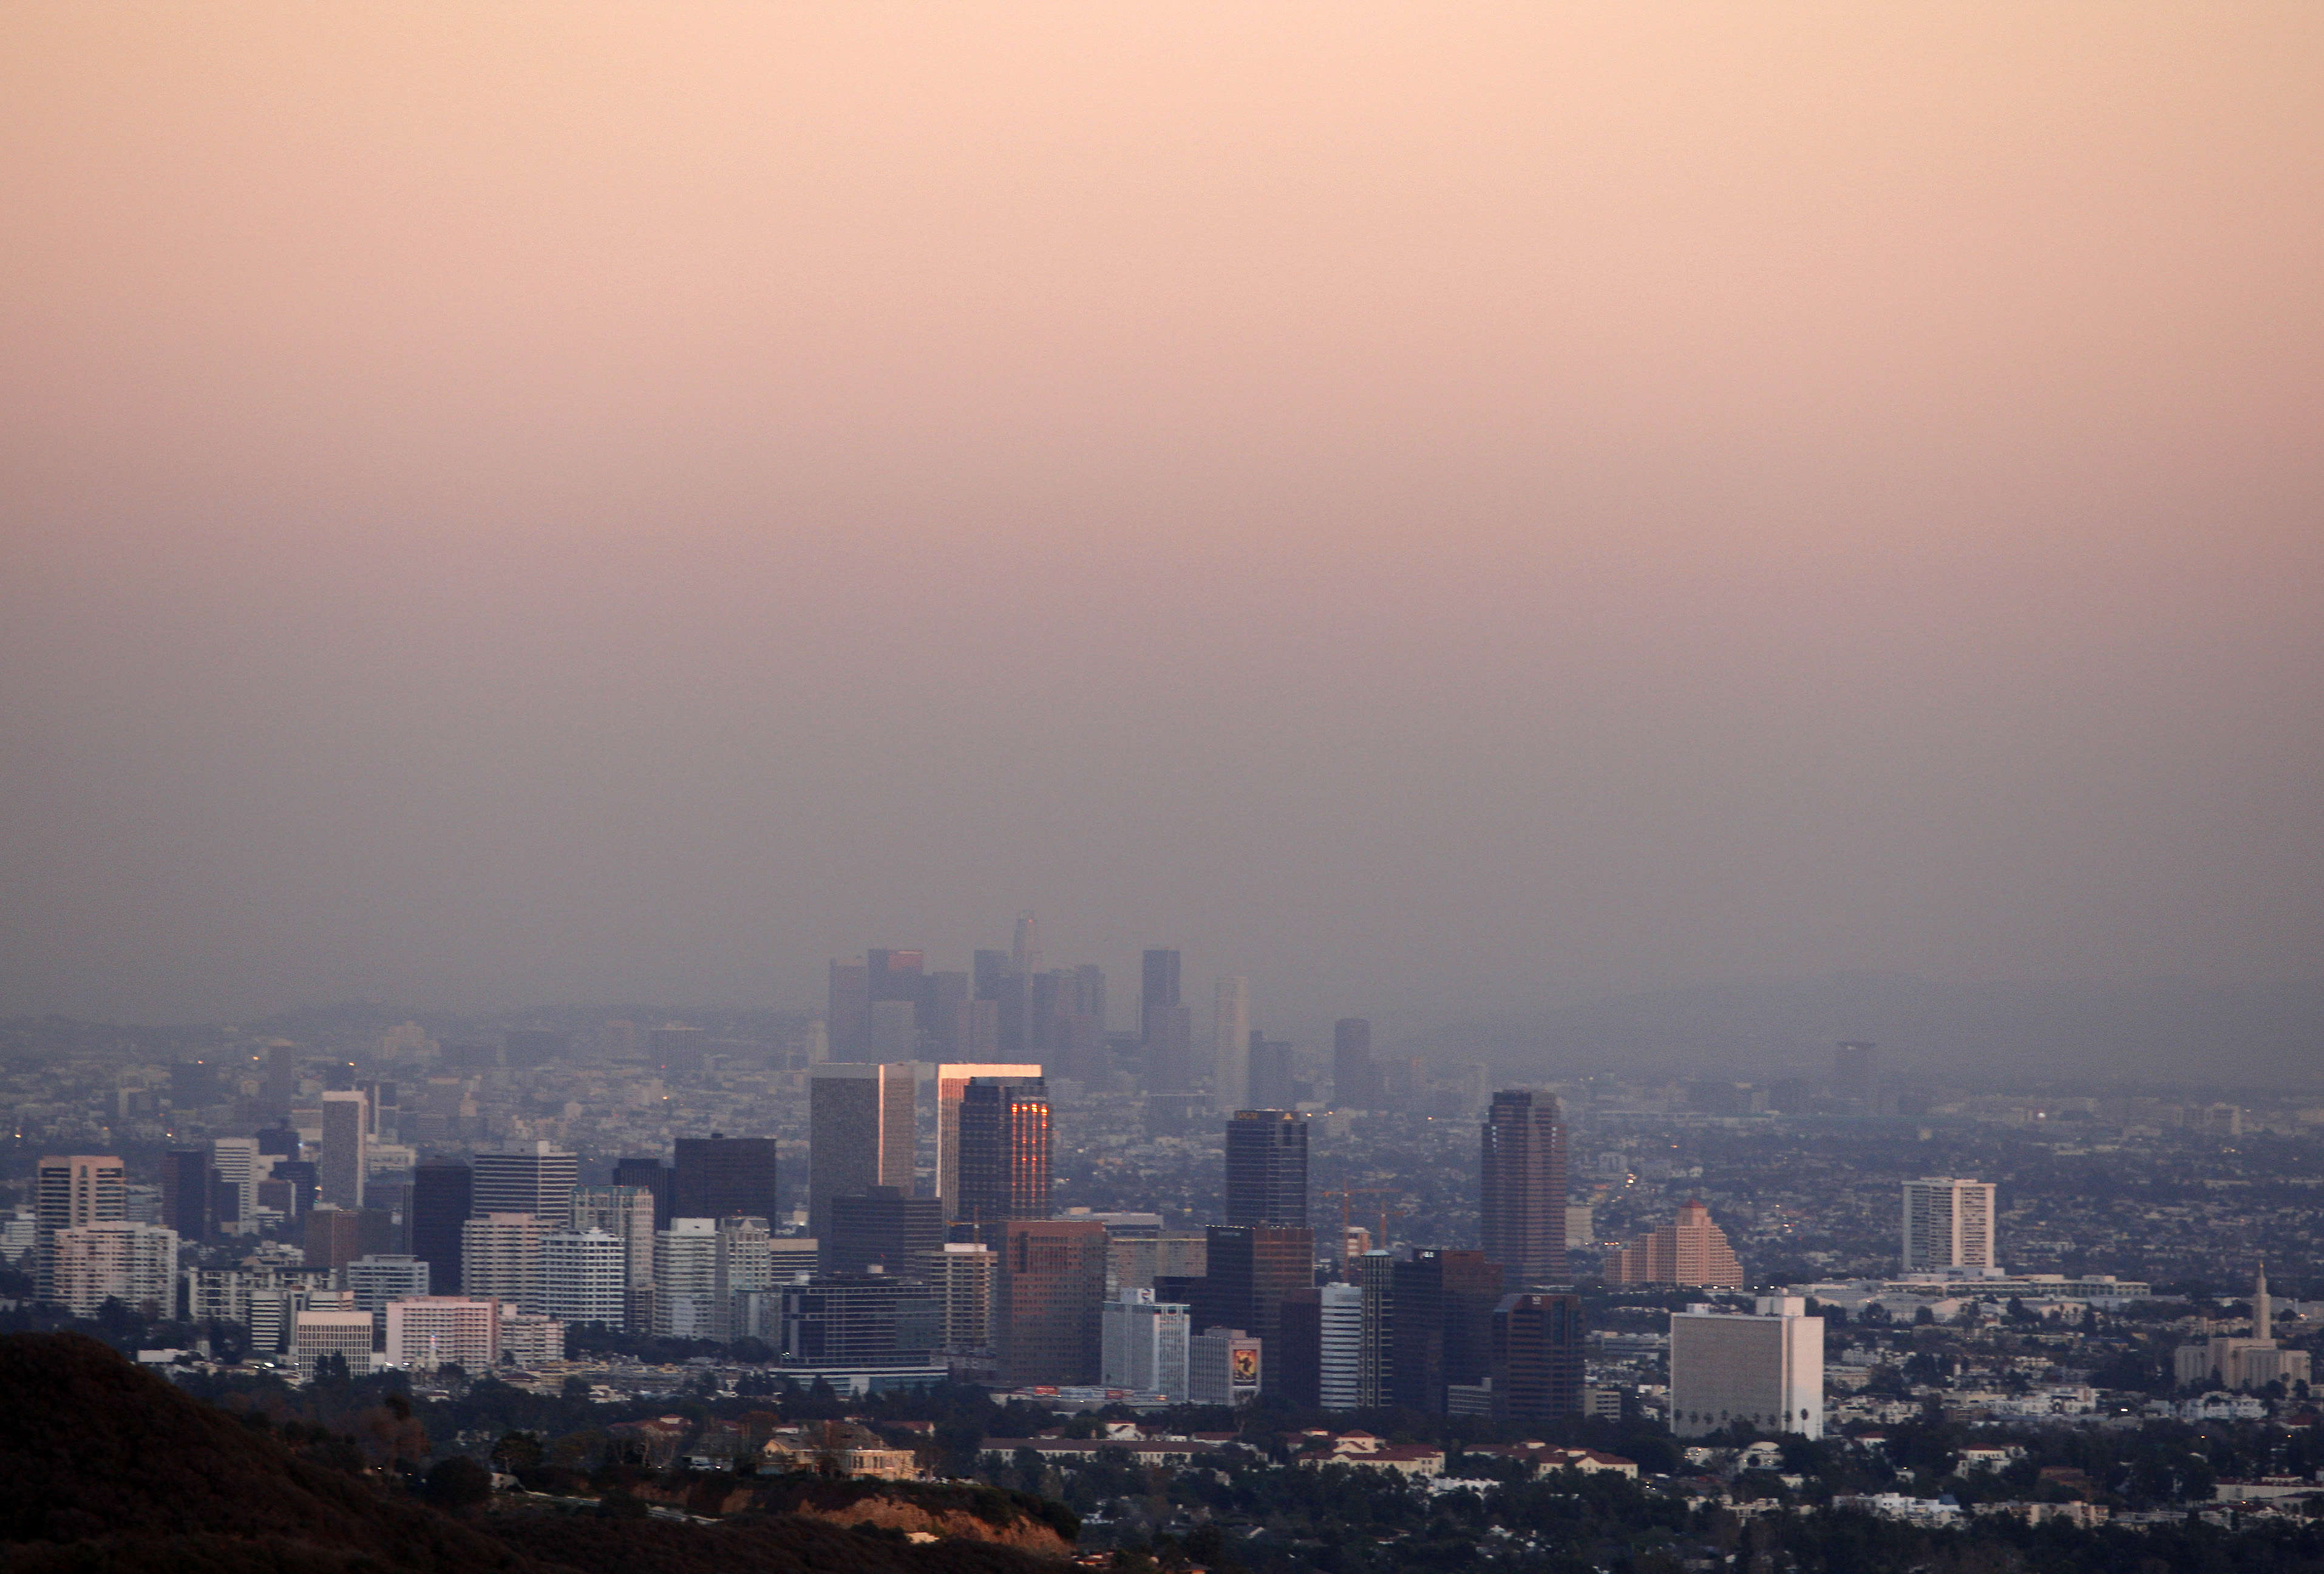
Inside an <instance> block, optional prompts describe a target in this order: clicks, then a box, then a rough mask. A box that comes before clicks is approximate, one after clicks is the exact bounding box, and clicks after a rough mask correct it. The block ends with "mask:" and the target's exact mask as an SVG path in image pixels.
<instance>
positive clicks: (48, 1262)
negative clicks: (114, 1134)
mask: <svg viewBox="0 0 2324 1574" xmlns="http://www.w3.org/2000/svg"><path fill="white" fill-rule="evenodd" d="M35 1183H36V1185H37V1187H38V1191H37V1194H36V1199H35V1202H34V1205H33V1216H32V1251H33V1275H32V1277H33V1285H34V1290H33V1293H34V1294H36V1295H37V1296H38V1297H39V1298H40V1299H41V1300H42V1301H54V1300H55V1299H56V1298H57V1283H56V1243H57V1232H58V1231H59V1230H68V1229H79V1228H80V1227H83V1226H85V1225H93V1224H110V1223H115V1222H125V1221H126V1220H127V1218H128V1214H129V1171H127V1170H126V1169H125V1168H124V1167H123V1165H122V1162H121V1160H120V1159H119V1157H118V1156H116V1155H115V1154H112V1153H102V1154H99V1153H73V1154H70V1155H68V1156H65V1157H54V1158H44V1159H42V1161H41V1163H40V1168H39V1171H38V1174H37V1176H36V1181H35Z"/></svg>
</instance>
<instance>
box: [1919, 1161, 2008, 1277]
mask: <svg viewBox="0 0 2324 1574" xmlns="http://www.w3.org/2000/svg"><path fill="white" fill-rule="evenodd" d="M1993 1218H1994V1208H1993V1182H1991V1181H1990V1180H1959V1179H1956V1178H1954V1177H1951V1176H1943V1175H1934V1176H1926V1177H1923V1179H1921V1180H1907V1181H1905V1182H1904V1272H1905V1273H1933V1272H1938V1271H1941V1270H1943V1269H1947V1268H1971V1269H1990V1268H1998V1267H1999V1266H2000V1265H2001V1264H2000V1259H1999V1258H1997V1256H1996V1255H1994V1250H1993Z"/></svg>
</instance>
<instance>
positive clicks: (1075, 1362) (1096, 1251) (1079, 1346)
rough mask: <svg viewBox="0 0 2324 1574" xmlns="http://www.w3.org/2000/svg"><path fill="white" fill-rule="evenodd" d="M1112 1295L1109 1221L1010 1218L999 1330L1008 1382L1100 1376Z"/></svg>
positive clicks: (1003, 1257) (997, 1317)
mask: <svg viewBox="0 0 2324 1574" xmlns="http://www.w3.org/2000/svg"><path fill="white" fill-rule="evenodd" d="M1104 1297H1105V1227H1104V1226H1103V1225H1102V1224H1096V1223H1093V1222H1087V1221H1084V1220H1077V1219H1050V1218H1012V1219H1010V1220H1008V1221H1006V1222H1005V1224H1004V1225H1003V1226H1002V1227H1001V1287H1000V1294H999V1297H998V1299H997V1304H996V1306H995V1319H994V1320H995V1321H996V1323H997V1324H998V1326H997V1327H996V1328H995V1329H994V1330H993V1333H994V1338H995V1342H996V1343H997V1344H998V1345H999V1347H1000V1355H1001V1380H1002V1381H1003V1382H1004V1383H1006V1384H1009V1385H1010V1386H1011V1387H1022V1386H1025V1385H1027V1384H1050V1383H1055V1384H1073V1383H1093V1382H1095V1381H1096V1380H1097V1375H1098V1364H1099V1357H1100V1353H1101V1352H1100V1344H1101V1335H1100V1325H1099V1320H1098V1319H1099V1307H1100V1304H1101V1303H1102V1301H1103V1300H1104Z"/></svg>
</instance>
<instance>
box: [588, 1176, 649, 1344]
mask: <svg viewBox="0 0 2324 1574" xmlns="http://www.w3.org/2000/svg"><path fill="white" fill-rule="evenodd" d="M656 1201H657V1199H656V1198H655V1197H654V1194H653V1193H652V1192H650V1191H649V1190H646V1189H645V1188H644V1187H642V1186H578V1187H576V1188H574V1190H573V1217H572V1220H571V1224H572V1227H573V1228H574V1229H576V1230H603V1231H604V1233H605V1234H607V1235H609V1236H613V1238H614V1239H616V1240H618V1241H620V1242H621V1243H622V1327H624V1328H626V1329H629V1331H631V1332H632V1333H648V1332H650V1331H651V1330H652V1329H653V1255H654V1236H655V1234H656V1232H657V1231H658V1230H659V1227H660V1222H659V1219H658V1218H656V1216H655V1206H656Z"/></svg>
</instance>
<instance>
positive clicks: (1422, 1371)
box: [1389, 1246, 1501, 1415]
mask: <svg viewBox="0 0 2324 1574" xmlns="http://www.w3.org/2000/svg"><path fill="white" fill-rule="evenodd" d="M1389 1272H1390V1274H1391V1278H1392V1282H1393V1292H1394V1294H1395V1296H1396V1333H1395V1339H1394V1343H1393V1347H1392V1354H1391V1356H1390V1358H1389V1360H1390V1371H1391V1378H1390V1386H1391V1389H1392V1391H1393V1393H1394V1394H1395V1398H1396V1403H1397V1404H1398V1405H1400V1406H1403V1407H1405V1408H1406V1409H1410V1410H1421V1411H1426V1412H1429V1413H1430V1414H1432V1415H1443V1414H1444V1413H1445V1412H1446V1409H1447V1405H1446V1397H1445V1390H1446V1389H1447V1388H1448V1387H1450V1386H1452V1385H1454V1384H1469V1385H1474V1384H1481V1383H1482V1382H1483V1381H1484V1380H1485V1377H1486V1376H1487V1375H1488V1374H1489V1372H1490V1371H1491V1369H1492V1356H1493V1352H1492V1335H1493V1310H1494V1308H1495V1307H1496V1306H1497V1305H1499V1302H1500V1300H1501V1270H1500V1266H1499V1264H1496V1263H1489V1262H1487V1261H1486V1260H1485V1254H1484V1253H1482V1252H1465V1251H1443V1250H1439V1249H1437V1248H1435V1247H1434V1246H1424V1247H1421V1248H1419V1249H1418V1250H1416V1251H1415V1252H1414V1253H1413V1254H1412V1255H1411V1257H1410V1258H1409V1259H1407V1260H1406V1261H1403V1262H1399V1263H1397V1264H1396V1265H1395V1266H1394V1267H1393V1268H1392V1269H1391V1270H1390V1271H1389Z"/></svg>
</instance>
